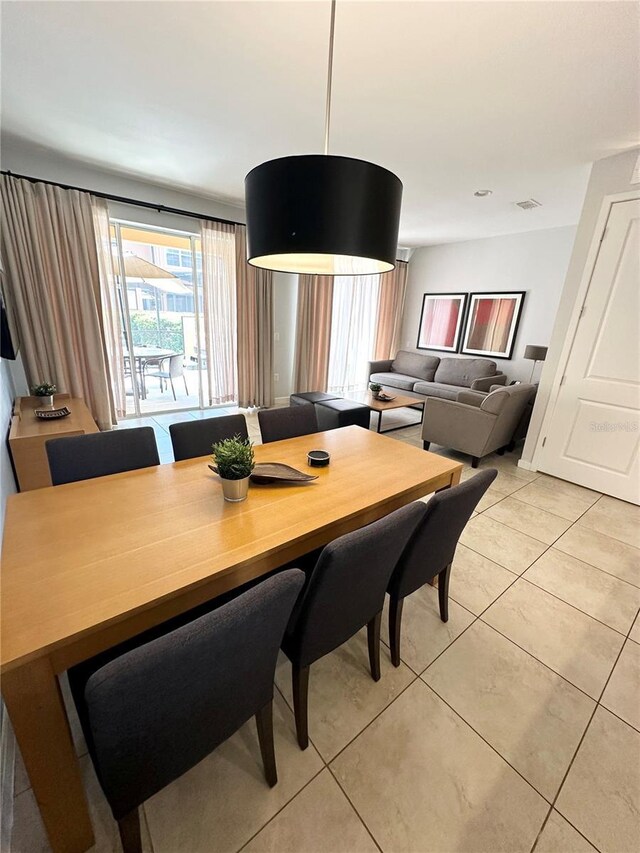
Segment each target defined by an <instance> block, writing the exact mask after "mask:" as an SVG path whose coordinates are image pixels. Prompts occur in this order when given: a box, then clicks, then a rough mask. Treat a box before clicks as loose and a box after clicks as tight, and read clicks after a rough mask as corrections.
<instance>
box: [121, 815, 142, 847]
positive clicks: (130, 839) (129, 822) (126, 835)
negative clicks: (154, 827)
mask: <svg viewBox="0 0 640 853" xmlns="http://www.w3.org/2000/svg"><path fill="white" fill-rule="evenodd" d="M118 831H119V832H120V842H121V844H122V850H123V851H124V853H142V840H141V837H140V815H139V813H138V809H134V810H133V811H131V812H129V814H127V815H125V816H124V817H121V818H120V820H119V821H118Z"/></svg>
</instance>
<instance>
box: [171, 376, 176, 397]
mask: <svg viewBox="0 0 640 853" xmlns="http://www.w3.org/2000/svg"><path fill="white" fill-rule="evenodd" d="M169 382H170V383H171V393H172V394H173V399H174V400H175V399H176V389H175V388H174V387H173V379H171V377H169Z"/></svg>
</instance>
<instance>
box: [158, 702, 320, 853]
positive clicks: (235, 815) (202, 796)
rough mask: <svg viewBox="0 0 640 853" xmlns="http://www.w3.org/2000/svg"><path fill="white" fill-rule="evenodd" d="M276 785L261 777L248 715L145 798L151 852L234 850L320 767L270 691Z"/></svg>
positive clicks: (283, 705) (289, 715)
mask: <svg viewBox="0 0 640 853" xmlns="http://www.w3.org/2000/svg"><path fill="white" fill-rule="evenodd" d="M274 730H275V746H276V759H277V762H278V780H279V781H278V784H277V785H276V786H275V787H274V788H269V787H268V785H267V783H266V782H265V780H264V775H263V769H262V761H261V759H260V748H259V746H258V738H257V736H256V727H255V722H254V721H253V720H249V722H248V723H246V725H244V726H243V727H242V728H241V729H240V731H238V732H236V734H235V735H233V737H231V738H229V740H227V741H225V743H223V744H222V745H221V746H219V747H218V749H216V750H215V752H213V753H212V754H211V755H209V756H208V757H207V758H205V759H204V761H201V762H200V763H199V764H198V765H196V767H194V768H192V769H191V770H189V772H188V773H185V774H184V775H183V776H181V777H180V778H179V779H177V780H176V781H175V782H173V783H172V784H171V785H169V786H168V787H166V788H165V789H164V790H163V791H160V793H158V794H156V795H155V796H154V797H152V798H151V799H150V800H147V802H146V803H145V806H144V807H145V811H146V814H147V820H148V823H149V831H150V833H151V838H152V841H153V848H154V851H155V853H176V851H183V850H184V851H189V853H199V851H203V853H204V852H205V851H206V853H210V851H211V849H212V845H213V844H215V850H216V853H222V851H232V850H233V851H235V850H238V849H239V848H240V847H241V846H242V845H243V844H244V843H246V842H247V841H248V840H249V839H250V838H251V837H252V836H253V835H254V834H255V833H256V832H257V831H258V830H259V829H261V828H262V827H263V826H264V825H265V824H266V823H267V821H269V820H270V819H271V818H272V817H273V816H274V815H275V814H276V812H278V811H279V810H280V809H281V808H282V807H283V806H284V805H285V804H286V803H287V802H288V801H289V800H290V799H292V798H293V796H294V795H295V794H297V793H298V791H300V790H301V789H302V788H303V787H304V785H306V784H307V782H309V781H310V780H311V779H312V778H313V776H315V775H316V774H317V773H318V771H319V770H320V769H321V768H322V760H321V758H320V756H319V755H318V753H317V752H316V751H315V749H314V748H313V746H312V745H309V747H308V749H306V750H305V751H304V752H303V751H301V750H300V748H299V746H298V744H297V741H296V739H295V727H294V722H293V714H292V713H291V710H290V709H289V707H288V706H287V704H286V702H285V701H284V699H283V698H282V696H280V694H279V693H278V692H277V691H276V696H275V701H274Z"/></svg>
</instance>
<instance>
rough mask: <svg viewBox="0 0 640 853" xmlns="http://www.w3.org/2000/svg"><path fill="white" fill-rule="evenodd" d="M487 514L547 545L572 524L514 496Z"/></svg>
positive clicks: (493, 507)
mask: <svg viewBox="0 0 640 853" xmlns="http://www.w3.org/2000/svg"><path fill="white" fill-rule="evenodd" d="M525 488H527V486H525ZM485 515H487V516H489V518H493V519H494V520H495V521H500V522H501V523H502V524H506V525H507V526H508V527H512V528H513V529H514V530H518V531H519V532H520V533H524V534H526V535H527V536H532V537H533V538H534V539H538V540H540V541H541V542H544V543H545V544H546V545H551V543H552V542H555V540H556V539H557V538H558V536H562V534H563V533H564V532H565V530H567V528H568V527H570V524H571V523H570V522H569V521H567V520H566V519H564V518H560V517H559V516H557V515H553V514H552V513H550V512H547V511H546V510H544V509H538V507H535V506H531V505H530V504H526V503H523V502H522V501H519V500H516V498H514V497H509V498H505V500H503V501H500V503H498V504H495V506H492V507H490V508H489V509H488V510H487V511H486V513H485Z"/></svg>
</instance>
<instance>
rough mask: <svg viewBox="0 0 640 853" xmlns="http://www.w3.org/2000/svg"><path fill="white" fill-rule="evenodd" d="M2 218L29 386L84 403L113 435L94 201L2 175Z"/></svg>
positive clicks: (12, 307)
mask: <svg viewBox="0 0 640 853" xmlns="http://www.w3.org/2000/svg"><path fill="white" fill-rule="evenodd" d="M0 211H1V213H2V255H3V258H4V263H5V265H6V269H5V272H6V277H5V278H6V293H5V297H6V300H7V305H8V309H9V311H10V312H11V313H12V315H13V319H14V322H15V325H16V327H17V329H18V333H19V339H20V344H21V352H22V359H23V363H24V368H25V372H26V376H27V381H28V382H29V384H31V385H35V384H37V383H40V382H53V383H55V384H56V385H57V387H58V390H59V391H61V392H66V393H69V394H71V395H72V396H74V397H83V398H84V400H85V402H86V404H87V406H88V407H89V409H90V410H91V412H92V414H93V416H94V418H95V420H96V422H97V424H98V426H99V427H100V428H101V429H109V428H110V427H111V426H112V424H113V423H115V422H116V417H115V415H116V413H115V407H114V405H113V398H112V394H111V386H110V381H109V375H108V364H107V358H106V352H105V346H104V343H103V337H102V321H101V311H102V305H101V296H100V272H99V262H98V250H97V244H96V233H95V226H94V220H93V211H92V207H91V198H90V196H89V195H88V194H87V193H80V192H77V191H75V190H63V189H62V188H60V187H53V186H48V185H45V184H40V183H37V184H33V183H30V182H29V181H24V180H20V179H18V178H13V177H10V176H6V175H3V176H2V180H1V183H0Z"/></svg>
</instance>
